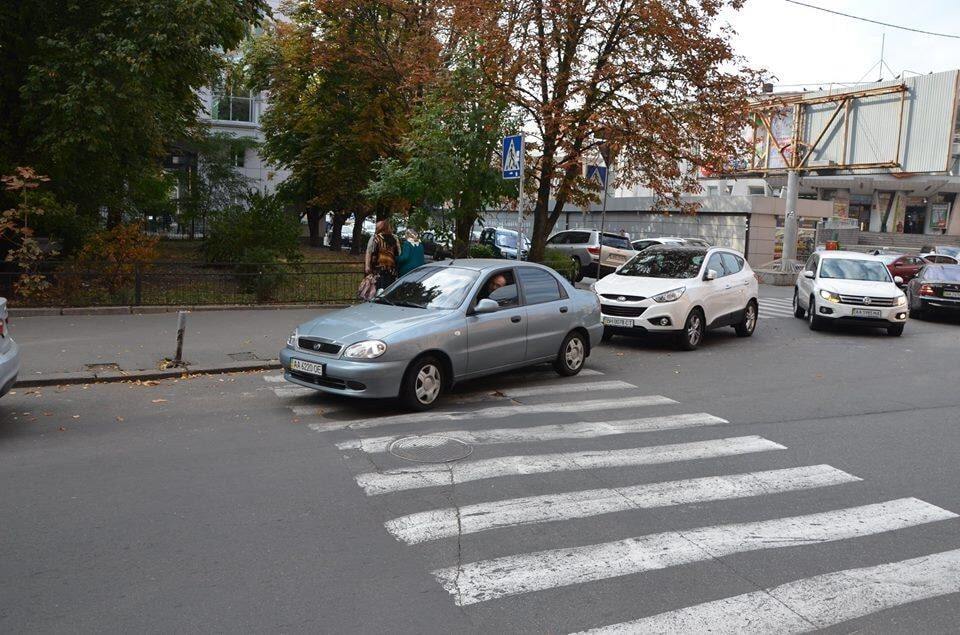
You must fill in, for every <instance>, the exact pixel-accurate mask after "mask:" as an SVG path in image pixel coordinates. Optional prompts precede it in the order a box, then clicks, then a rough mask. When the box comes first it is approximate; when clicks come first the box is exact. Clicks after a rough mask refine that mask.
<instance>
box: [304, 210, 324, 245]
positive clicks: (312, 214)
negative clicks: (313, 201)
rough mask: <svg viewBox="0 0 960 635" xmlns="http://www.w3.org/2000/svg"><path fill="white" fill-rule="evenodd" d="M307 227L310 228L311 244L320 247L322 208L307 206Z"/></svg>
mask: <svg viewBox="0 0 960 635" xmlns="http://www.w3.org/2000/svg"><path fill="white" fill-rule="evenodd" d="M307 227H308V228H309V229H310V246H311V247H320V246H321V245H322V240H321V238H320V210H319V209H317V208H316V207H314V206H312V205H311V206H310V207H308V208H307Z"/></svg>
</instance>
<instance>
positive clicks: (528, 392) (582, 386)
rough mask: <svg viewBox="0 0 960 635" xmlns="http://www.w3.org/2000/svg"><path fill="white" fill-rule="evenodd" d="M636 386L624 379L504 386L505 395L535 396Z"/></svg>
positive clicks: (626, 388) (628, 388) (624, 388)
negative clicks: (518, 386)
mask: <svg viewBox="0 0 960 635" xmlns="http://www.w3.org/2000/svg"><path fill="white" fill-rule="evenodd" d="M636 388H637V387H636V386H634V385H633V384H628V383H627V382H625V381H594V382H587V383H578V384H571V383H567V382H559V383H557V382H553V383H551V384H550V385H548V386H529V387H526V388H504V389H503V390H502V391H501V392H503V393H504V394H505V395H506V396H507V397H513V398H519V397H537V396H540V395H565V394H568V393H577V392H593V391H595V390H598V391H599V390H631V389H636Z"/></svg>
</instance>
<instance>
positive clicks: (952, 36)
mask: <svg viewBox="0 0 960 635" xmlns="http://www.w3.org/2000/svg"><path fill="white" fill-rule="evenodd" d="M784 2H789V3H790V4H795V5H798V6H801V7H807V8H808V9H816V10H817V11H823V12H825V13H832V14H833V15H839V16H843V17H845V18H850V19H851V20H860V21H861V22H870V23H871V24H879V25H881V26H888V27H890V28H891V29H900V30H901V31H910V32H912V33H921V34H923V35H933V36H935V37H945V38H950V39H953V40H960V35H956V34H953V33H937V32H936V31H927V30H925V29H916V28H913V27H909V26H903V25H902V24H892V23H890V22H882V21H880V20H873V19H871V18H864V17H863V16H859V15H852V14H850V13H844V12H843V11H836V10H834V9H828V8H826V7H818V6H817V5H815V4H807V3H806V2H799V0H784Z"/></svg>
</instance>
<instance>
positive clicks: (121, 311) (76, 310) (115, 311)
mask: <svg viewBox="0 0 960 635" xmlns="http://www.w3.org/2000/svg"><path fill="white" fill-rule="evenodd" d="M349 306H352V305H351V304H346V303H340V304H210V305H205V306H194V305H189V306H174V305H162V306H87V307H36V308H33V307H23V308H16V307H11V308H10V309H8V312H9V314H10V317H12V318H25V317H48V316H52V315H68V316H76V315H148V314H153V313H176V312H177V311H288V310H292V309H330V310H333V309H345V308H347V307H349Z"/></svg>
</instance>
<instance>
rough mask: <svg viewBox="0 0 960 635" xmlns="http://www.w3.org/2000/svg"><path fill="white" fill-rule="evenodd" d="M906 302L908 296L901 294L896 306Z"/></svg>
mask: <svg viewBox="0 0 960 635" xmlns="http://www.w3.org/2000/svg"><path fill="white" fill-rule="evenodd" d="M906 303H907V296H905V295H901V296H900V297H899V298H897V304H896V306H903V305H904V304H906Z"/></svg>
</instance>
